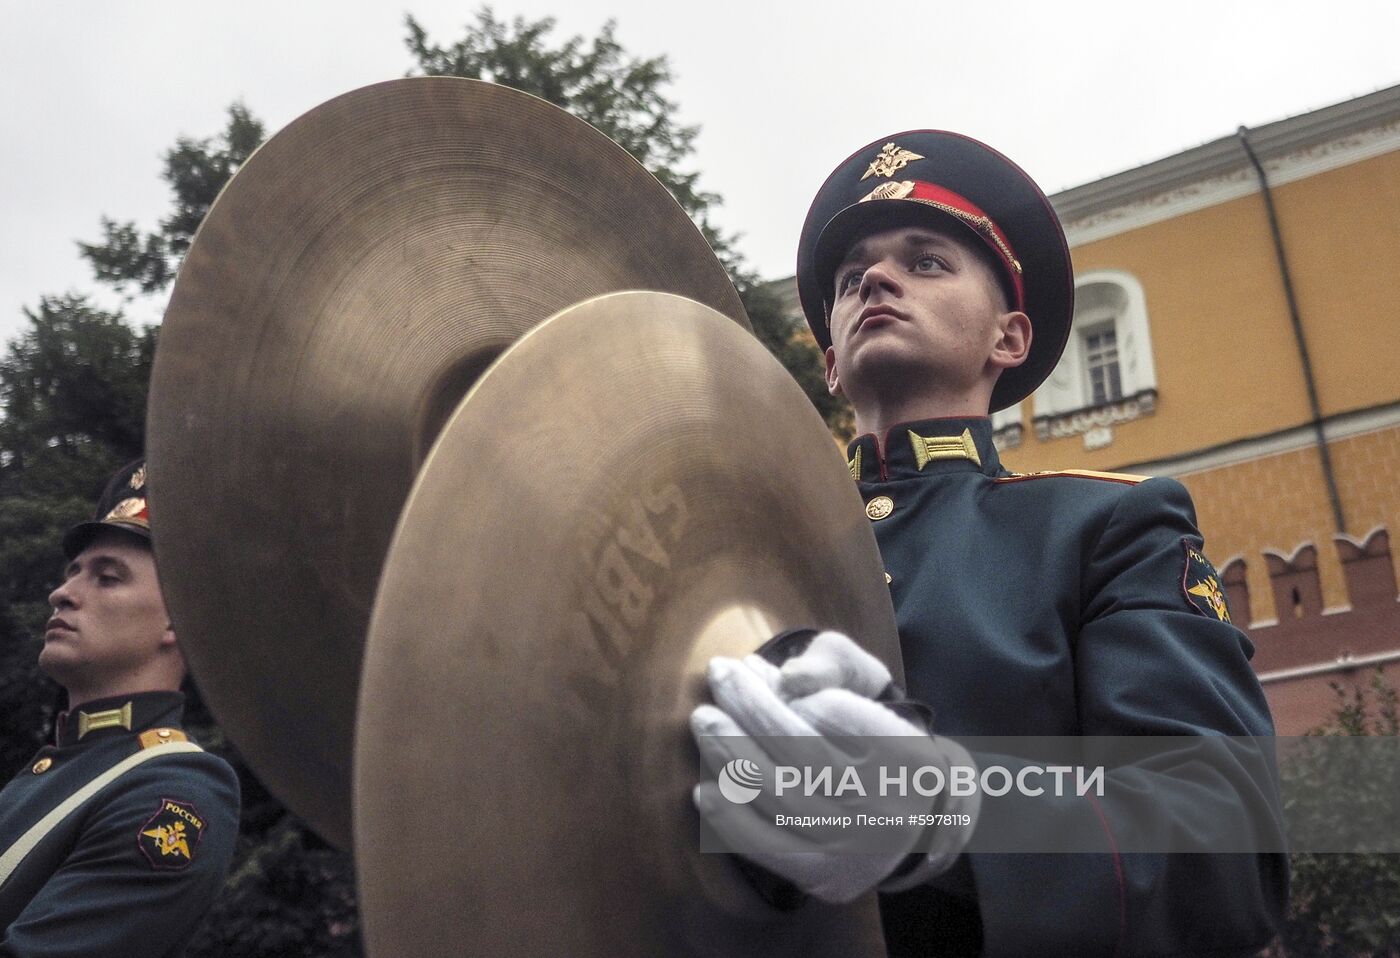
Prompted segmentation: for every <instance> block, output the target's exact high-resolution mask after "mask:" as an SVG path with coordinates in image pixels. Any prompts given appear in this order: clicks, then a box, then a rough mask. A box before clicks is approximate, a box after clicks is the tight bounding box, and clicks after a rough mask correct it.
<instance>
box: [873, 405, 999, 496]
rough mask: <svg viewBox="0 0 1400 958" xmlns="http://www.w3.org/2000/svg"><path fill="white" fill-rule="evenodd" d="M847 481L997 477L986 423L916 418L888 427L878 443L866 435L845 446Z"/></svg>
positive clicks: (989, 424) (996, 461) (989, 423)
mask: <svg viewBox="0 0 1400 958" xmlns="http://www.w3.org/2000/svg"><path fill="white" fill-rule="evenodd" d="M846 460H847V463H848V464H849V465H850V468H851V477H852V478H854V479H857V480H859V481H860V482H885V481H889V480H892V479H911V478H914V477H917V476H936V475H947V474H949V473H954V472H980V473H982V474H984V475H988V476H998V475H1001V473H1002V468H1001V460H1000V459H999V458H998V457H997V449H996V446H995V445H994V444H993V443H992V421H991V420H990V419H989V418H987V417H985V416H979V417H975V418H951V419H921V420H918V421H916V422H905V423H900V424H899V425H896V426H891V427H890V429H889V430H888V431H887V432H886V433H885V435H884V438H883V441H881V440H877V438H876V437H875V436H874V435H873V434H870V433H867V434H866V435H863V436H857V437H856V438H855V439H853V440H851V444H850V445H849V446H847V447H846Z"/></svg>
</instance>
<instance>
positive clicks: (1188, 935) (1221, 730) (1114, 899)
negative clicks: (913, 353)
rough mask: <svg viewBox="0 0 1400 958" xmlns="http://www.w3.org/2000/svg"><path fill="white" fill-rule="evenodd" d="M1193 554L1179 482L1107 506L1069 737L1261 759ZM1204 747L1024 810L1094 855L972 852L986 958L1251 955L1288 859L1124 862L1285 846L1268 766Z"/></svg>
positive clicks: (1237, 644) (1281, 891) (1236, 645)
mask: <svg viewBox="0 0 1400 958" xmlns="http://www.w3.org/2000/svg"><path fill="white" fill-rule="evenodd" d="M1201 547H1202V542H1201V536H1200V533H1199V532H1198V531H1197V529H1196V525H1195V512H1194V509H1193V507H1192V504H1191V500H1190V496H1189V495H1188V494H1187V492H1186V490H1185V488H1184V487H1182V486H1181V485H1180V483H1177V482H1175V481H1174V480H1170V479H1153V480H1149V481H1147V482H1144V483H1142V484H1140V485H1138V486H1135V487H1133V488H1131V489H1130V490H1129V491H1127V492H1125V493H1124V494H1123V495H1122V496H1120V497H1118V500H1117V502H1116V503H1115V505H1114V506H1113V509H1112V512H1111V515H1110V516H1109V518H1108V521H1107V522H1106V524H1104V526H1103V531H1102V533H1101V534H1100V535H1099V536H1098V537H1097V541H1096V542H1094V543H1093V544H1092V547H1091V549H1090V551H1089V554H1088V557H1087V561H1086V562H1085V564H1084V567H1083V575H1082V579H1081V589H1082V594H1081V597H1080V608H1081V609H1082V617H1081V621H1080V627H1079V630H1078V636H1077V644H1076V646H1075V650H1074V661H1075V670H1076V696H1077V702H1078V711H1079V720H1080V726H1081V729H1082V733H1083V734H1084V735H1086V736H1194V737H1199V736H1240V737H1246V736H1258V737H1262V738H1263V739H1264V741H1265V743H1269V744H1268V745H1266V747H1267V748H1269V749H1270V752H1271V740H1270V739H1269V737H1270V736H1272V735H1273V727H1272V722H1271V720H1270V717H1269V712H1268V706H1267V704H1266V703H1265V701H1264V695H1263V691H1262V689H1261V688H1260V686H1259V682H1258V679H1257V678H1256V676H1255V674H1254V672H1253V670H1252V669H1251V667H1250V665H1249V657H1250V655H1251V654H1252V646H1251V645H1250V643H1249V640H1248V639H1247V638H1246V637H1245V635H1244V634H1243V633H1242V632H1241V631H1240V630H1239V629H1237V628H1235V627H1234V626H1232V625H1230V624H1229V623H1228V622H1226V621H1222V620H1221V619H1220V618H1217V617H1216V616H1215V615H1212V614H1210V613H1209V611H1208V609H1209V606H1208V604H1206V603H1201V604H1199V605H1198V604H1194V603H1193V602H1192V601H1191V597H1190V596H1188V595H1187V593H1186V590H1185V587H1186V584H1187V583H1185V582H1184V581H1183V575H1184V574H1187V573H1190V572H1191V568H1189V567H1188V563H1189V562H1190V561H1191V560H1189V559H1188V556H1189V550H1192V549H1194V550H1200V549H1201ZM1193 568H1194V569H1195V570H1196V571H1199V570H1200V568H1201V567H1200V566H1199V565H1197V566H1195V567H1193ZM1203 606H1204V610H1203ZM1217 746H1219V747H1217ZM1202 747H1203V748H1205V749H1207V750H1208V751H1209V752H1210V753H1211V755H1212V758H1211V760H1210V761H1208V762H1194V761H1192V762H1182V761H1178V760H1174V757H1173V756H1172V755H1170V754H1166V755H1163V756H1162V758H1160V759H1159V760H1157V761H1159V763H1160V764H1159V765H1158V766H1156V767H1154V766H1153V764H1152V763H1151V762H1149V763H1147V765H1146V767H1142V766H1139V767H1134V768H1132V769H1130V770H1128V771H1126V772H1123V773H1110V775H1109V787H1108V788H1107V790H1106V794H1105V796H1104V797H1102V798H1094V797H1092V796H1086V797H1078V796H1073V795H1066V796H1064V797H1062V798H1049V797H1046V798H1044V799H1041V800H1037V804H1036V806H1035V810H1034V813H1033V814H1034V821H1035V827H1037V828H1040V829H1061V830H1063V831H1064V832H1065V833H1070V832H1077V833H1080V834H1087V833H1088V832H1090V831H1092V832H1095V833H1097V835H1098V836H1099V844H1098V846H1097V847H1098V848H1099V849H1101V851H1100V852H1099V853H1097V854H1083V855H1074V854H1044V855H1021V854H974V855H972V856H971V859H972V866H973V874H974V877H975V882H976V887H977V897H978V900H979V906H980V912H981V917H982V926H983V934H984V939H985V940H984V952H983V953H984V954H985V955H1025V954H1037V955H1061V954H1063V955H1083V956H1087V955H1118V956H1131V955H1159V956H1160V955H1237V954H1238V955H1252V954H1254V953H1255V952H1257V951H1258V949H1259V948H1260V947H1262V946H1263V945H1264V944H1266V943H1267V942H1268V941H1269V939H1270V938H1271V937H1272V935H1273V933H1274V929H1275V927H1276V925H1277V922H1278V921H1279V918H1280V915H1281V913H1282V910H1283V908H1284V905H1285V903H1286V900H1287V894H1288V869H1287V860H1286V857H1285V856H1283V855H1281V854H1242V853H1236V854H1219V853H1201V854H1149V853H1127V852H1125V851H1123V849H1125V848H1133V847H1138V848H1141V847H1147V846H1148V844H1150V842H1148V841H1146V840H1145V835H1146V834H1147V833H1148V832H1149V831H1152V832H1154V833H1155V834H1154V838H1155V839H1156V840H1158V841H1160V840H1162V834H1163V831H1162V830H1163V829H1165V830H1166V831H1167V836H1168V837H1167V844H1168V846H1169V847H1172V848H1177V847H1182V846H1183V845H1187V844H1191V843H1192V842H1193V841H1194V840H1195V839H1197V838H1198V837H1199V836H1201V835H1208V834H1209V833H1210V832H1211V830H1212V829H1216V828H1222V827H1225V828H1232V829H1244V830H1250V829H1252V830H1254V833H1256V834H1260V835H1262V836H1264V840H1265V842H1266V843H1270V844H1272V845H1273V847H1282V845H1281V840H1280V839H1279V838H1278V837H1277V836H1278V835H1279V834H1280V833H1281V829H1282V824H1281V821H1280V820H1279V818H1278V814H1277V811H1278V810H1277V792H1276V784H1275V781H1274V778H1273V774H1272V773H1273V769H1272V761H1271V758H1267V757H1266V758H1265V759H1263V760H1260V757H1259V754H1258V753H1255V754H1254V755H1249V754H1244V755H1240V756H1237V755H1236V754H1235V753H1234V751H1233V750H1232V749H1231V748H1230V747H1229V746H1228V744H1227V743H1225V742H1224V741H1223V740H1217V741H1215V742H1210V743H1203V744H1202ZM1002 764H1006V763H1005V762H1003V763H1002ZM1186 766H1189V769H1188V770H1187V771H1185V772H1183V768H1184V767H1186ZM1115 785H1117V786H1119V787H1117V788H1115V787H1114V786H1115ZM1124 785H1129V786H1131V787H1127V788H1124V787H1122V786H1124ZM983 807H984V813H985V814H984V817H983V820H982V821H981V822H980V823H979V826H978V830H979V833H980V832H981V830H982V829H984V828H986V829H991V830H996V829H999V828H1005V829H1014V828H1016V827H1024V826H1025V825H1026V821H1025V819H1024V813H1025V809H1024V808H1022V809H1020V810H1017V808H1016V806H1015V805H1014V803H1011V804H1005V805H1002V806H1000V810H999V809H998V806H996V804H995V803H984V806H983ZM1164 809H1165V810H1166V814H1165V815H1164V814H1163V811H1164ZM1261 810H1263V811H1262V813H1261ZM999 815H1001V816H1003V818H1002V820H1000V821H999V820H998V816H999ZM1007 815H1019V816H1021V820H1020V821H1019V822H1012V821H1010V820H1009V819H1008V818H1006V817H1005V816H1007ZM1216 834H1219V832H1216ZM1206 841H1207V844H1206V847H1210V846H1209V844H1208V839H1207V840H1206ZM1158 847H1163V846H1162V845H1160V844H1159V845H1158Z"/></svg>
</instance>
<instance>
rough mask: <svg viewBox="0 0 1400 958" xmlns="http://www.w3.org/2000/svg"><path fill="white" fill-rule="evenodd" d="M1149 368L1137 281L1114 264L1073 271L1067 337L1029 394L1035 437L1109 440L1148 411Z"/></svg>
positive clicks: (1152, 387) (1092, 444)
mask: <svg viewBox="0 0 1400 958" xmlns="http://www.w3.org/2000/svg"><path fill="white" fill-rule="evenodd" d="M1156 401H1157V373H1156V369H1155V368H1154V366H1153V363H1152V337H1151V334H1150V332H1149V329H1148V322H1147V301H1146V298H1145V297H1144V296H1143V292H1142V284H1141V283H1139V282H1138V281H1137V280H1136V279H1135V278H1134V277H1133V276H1132V275H1131V274H1130V273H1125V272H1122V271H1121V270H1096V271H1094V272H1091V273H1085V274H1084V275H1082V276H1079V277H1076V279H1075V289H1074V320H1073V325H1072V327H1071V329H1070V338H1069V343H1068V344H1067V345H1066V346H1065V352H1064V355H1063V356H1062V357H1061V358H1060V362H1059V365H1057V366H1056V367H1055V370H1054V372H1052V373H1051V374H1050V378H1049V379H1047V380H1046V381H1045V383H1044V384H1043V385H1042V386H1041V387H1040V388H1039V389H1038V390H1036V392H1035V397H1034V402H1035V426H1036V434H1037V435H1038V436H1039V437H1040V438H1041V439H1051V438H1060V437H1062V436H1073V435H1080V434H1083V435H1084V437H1085V445H1086V446H1087V447H1089V448H1098V447H1099V446H1104V445H1107V444H1108V443H1109V442H1111V441H1112V429H1111V427H1112V426H1113V425H1115V424H1117V423H1121V422H1129V421H1131V420H1133V419H1137V418H1139V417H1140V416H1144V415H1148V414H1150V413H1152V412H1153V411H1154V410H1155V408H1156Z"/></svg>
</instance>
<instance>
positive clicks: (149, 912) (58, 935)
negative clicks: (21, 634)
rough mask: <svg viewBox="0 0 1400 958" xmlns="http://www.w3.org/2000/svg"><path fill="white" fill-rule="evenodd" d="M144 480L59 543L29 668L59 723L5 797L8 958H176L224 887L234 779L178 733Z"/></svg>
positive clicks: (121, 482)
mask: <svg viewBox="0 0 1400 958" xmlns="http://www.w3.org/2000/svg"><path fill="white" fill-rule="evenodd" d="M145 475H146V470H145V464H144V462H140V461H138V462H134V463H131V464H129V465H128V466H126V467H125V468H123V469H122V470H121V471H119V472H118V473H117V475H116V476H115V477H114V478H113V479H112V481H111V482H110V483H109V484H108V486H107V488H106V490H105V491H104V493H103V495H102V497H101V499H100V500H99V502H98V508H97V512H96V515H95V517H94V519H93V520H92V521H90V522H84V523H81V524H79V525H77V526H75V527H74V528H72V529H71V530H69V531H68V533H67V535H66V536H65V537H64V539H63V551H64V555H65V556H66V558H67V560H68V564H67V566H66V568H65V570H64V572H63V581H62V582H61V583H60V585H59V586H58V587H57V588H56V589H54V591H53V593H52V594H51V595H50V596H49V602H50V604H51V605H52V606H53V616H52V617H51V618H50V619H49V621H48V626H47V629H46V631H45V634H44V646H43V650H42V651H41V652H40V655H39V665H40V668H42V669H43V670H44V672H45V673H46V674H48V675H49V676H50V677H52V678H53V679H54V680H55V681H57V682H58V683H59V684H60V685H61V686H63V687H64V689H65V690H66V691H67V696H68V708H67V710H66V711H65V712H63V713H61V714H60V715H59V716H58V719H57V722H56V727H55V730H54V740H53V742H52V743H51V744H49V745H45V746H44V747H43V748H41V749H40V750H39V752H38V754H37V755H35V756H34V758H33V760H32V761H31V762H30V763H29V764H28V765H26V766H25V767H24V768H23V769H22V770H21V771H20V773H19V774H18V775H17V776H16V777H15V778H14V779H13V780H12V781H11V782H10V783H9V784H8V785H7V786H6V787H5V789H4V791H3V792H0V880H3V884H0V928H3V929H4V931H3V933H0V955H3V956H14V958H29V956H39V955H82V956H93V958H98V956H102V958H164V956H174V955H178V954H180V953H181V952H182V950H183V947H184V945H185V943H186V941H188V939H189V938H190V936H191V935H192V933H193V931H194V929H195V927H196V926H197V925H198V923H199V920H200V918H201V917H202V916H203V915H204V913H205V911H207V910H208V908H209V906H210V904H211V903H212V902H213V901H214V898H215V896H216V895H217V894H218V892H219V890H220V888H221V887H222V885H223V881H224V877H225V876H226V874H227V873H228V868H229V862H230V860H231V858H232V855H233V849H234V843H235V840H236V838H237V833H238V803H239V788H238V779H237V777H236V776H235V775H234V772H233V769H232V768H230V766H229V765H228V763H227V762H225V761H224V760H223V759H221V758H218V757H216V756H214V755H211V754H209V753H207V752H205V751H203V750H202V749H200V748H199V746H197V745H196V744H194V743H193V742H191V741H190V740H189V739H188V737H187V736H186V734H185V732H184V731H183V730H182V728H181V724H180V722H181V715H182V712H183V708H184V696H183V695H182V694H181V692H180V686H181V683H182V682H183V680H184V678H185V672H186V668H185V661H184V657H183V655H182V653H181V650H180V646H179V643H178V641H177V640H176V637H175V633H174V632H173V630H172V628H171V625H170V621H169V618H168V616H167V614H166V610H165V604H164V601H163V599H162V597H161V590H160V583H159V581H158V579H157V576H156V567H155V558H154V556H153V554H152V551H151V533H150V524H149V513H148V510H147V505H146V485H145Z"/></svg>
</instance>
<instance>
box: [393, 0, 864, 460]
mask: <svg viewBox="0 0 1400 958" xmlns="http://www.w3.org/2000/svg"><path fill="white" fill-rule="evenodd" d="M406 24H407V27H408V37H407V44H408V50H409V52H410V53H411V54H412V55H413V57H414V59H415V60H417V61H418V69H417V72H418V73H419V74H421V75H424V76H457V77H466V78H468V79H472V80H489V81H491V82H494V83H500V84H502V85H503V86H509V87H513V88H514V89H517V90H522V91H524V92H525V93H530V94H533V95H534V96H537V97H539V98H541V99H543V100H548V101H549V102H550V103H553V104H554V105H555V106H558V107H561V108H562V109H565V110H568V111H569V112H570V113H573V114H574V115H575V116H577V117H579V118H580V119H582V120H585V121H587V122H588V123H590V124H591V125H592V126H594V127H595V128H597V129H598V130H600V131H602V132H603V133H605V134H607V135H608V137H610V138H611V139H612V140H613V141H615V142H616V143H618V144H619V145H621V146H622V147H623V148H624V149H626V150H627V152H629V153H631V154H632V156H633V157H635V158H636V159H637V161H638V162H639V163H641V164H642V165H643V166H645V167H646V168H647V169H648V170H650V171H651V172H652V174H653V175H654V176H655V177H656V178H657V179H658V180H660V181H661V182H662V183H663V184H664V185H665V186H666V188H667V189H669V190H670V191H671V195H672V196H674V197H675V198H676V201H677V202H679V203H680V205H681V206H682V207H683V208H684V209H685V211H686V212H687V213H689V214H690V216H691V218H692V219H693V220H694V221H695V223H696V225H697V226H698V227H699V228H700V230H701V232H702V233H703V234H704V236H705V239H706V240H707V241H708V242H709V244H710V246H711V248H712V249H714V251H715V255H717V256H718V257H719V259H720V261H721V262H722V263H724V266H725V268H726V269H728V270H729V275H730V278H731V279H732V280H733V281H734V287H735V289H736V290H737V291H738V293H739V298H740V299H741V300H742V301H743V303H744V309H745V310H746V311H747V312H748V314H749V321H750V322H751V323H752V324H753V328H754V333H755V334H756V335H757V336H758V338H759V340H760V341H761V342H762V343H763V344H764V345H765V346H767V347H768V349H769V350H770V351H771V352H772V353H773V355H774V356H776V357H777V358H778V360H779V362H781V363H782V364H783V366H785V367H786V368H787V370H788V371H789V372H791V373H792V375H793V377H794V378H795V379H796V380H797V381H798V383H799V384H800V385H801V386H802V388H803V391H804V392H806V394H807V397H808V398H809V399H810V400H811V401H812V404H813V405H815V406H816V407H817V409H818V411H819V412H821V414H822V416H823V418H824V419H826V421H827V424H828V425H829V426H830V427H831V428H832V429H833V430H835V431H837V432H838V433H841V432H846V431H849V424H850V414H849V411H848V409H847V407H846V404H845V403H844V401H841V400H837V399H833V398H832V397H831V396H830V395H829V394H828V393H827V391H826V384H825V381H824V379H823V377H822V359H821V354H820V353H819V352H818V351H817V348H816V344H815V343H813V342H812V340H811V338H810V337H809V336H807V334H806V329H805V326H804V325H803V322H802V320H801V319H800V318H798V317H795V316H793V315H791V314H789V313H787V312H786V311H785V310H784V309H783V308H782V300H781V299H780V298H779V297H778V296H777V295H776V294H775V293H773V292H772V290H771V288H769V287H768V286H767V285H766V284H764V283H763V282H762V281H761V280H759V278H758V276H757V275H756V274H755V273H754V272H753V271H752V270H750V269H749V268H748V267H747V266H745V264H744V262H743V258H742V257H741V256H740V255H739V254H738V252H737V251H736V250H735V249H734V246H733V241H732V239H730V238H729V237H726V236H724V235H722V234H721V233H720V232H719V231H718V230H717V229H715V227H714V226H713V225H712V224H711V222H710V216H709V214H710V209H711V208H712V207H713V206H714V205H716V204H718V202H719V197H718V196H716V195H715V194H713V193H708V192H705V191H703V190H701V189H700V188H699V186H698V180H699V175H698V173H696V172H694V171H689V172H687V171H686V166H687V164H688V163H689V161H690V160H691V158H692V154H693V149H694V141H695V137H696V134H698V133H699V127H696V126H683V125H680V124H678V123H676V122H675V121H674V120H673V119H672V117H673V115H674V114H675V111H676V105H675V103H674V102H672V101H671V100H669V99H668V98H667V97H666V95H665V92H664V91H665V89H666V87H667V86H668V85H669V84H670V83H671V82H672V79H673V77H672V74H671V68H670V65H669V64H668V63H667V61H666V58H665V57H664V56H659V57H652V58H650V59H641V58H637V57H632V56H630V55H628V54H627V53H626V51H625V50H623V48H622V46H621V45H620V44H619V43H618V42H617V38H616V24H615V23H613V22H612V21H609V22H608V23H606V24H604V25H603V28H602V30H601V32H600V33H599V34H598V36H596V37H594V38H593V39H592V40H585V39H584V38H583V37H581V36H573V37H569V38H568V39H566V40H564V41H562V42H559V43H554V42H553V41H552V40H551V37H550V35H551V33H552V32H553V30H554V26H555V21H554V20H553V19H552V18H549V17H545V18H543V19H540V20H526V19H525V18H523V17H516V18H515V19H513V20H510V21H505V20H501V19H498V18H497V17H496V15H495V14H494V13H493V12H492V10H491V8H490V7H483V8H482V9H481V10H479V11H478V12H477V14H476V19H475V21H474V22H473V23H472V24H470V25H469V26H468V27H467V29H466V33H465V35H464V36H463V37H462V38H461V39H460V40H457V41H456V42H454V43H451V44H448V45H446V46H443V45H439V44H437V43H433V42H431V41H430V40H429V39H428V35H427V31H425V30H424V29H423V27H422V25H421V24H419V23H418V21H417V20H415V19H414V18H413V17H412V16H409V17H407V18H406Z"/></svg>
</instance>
